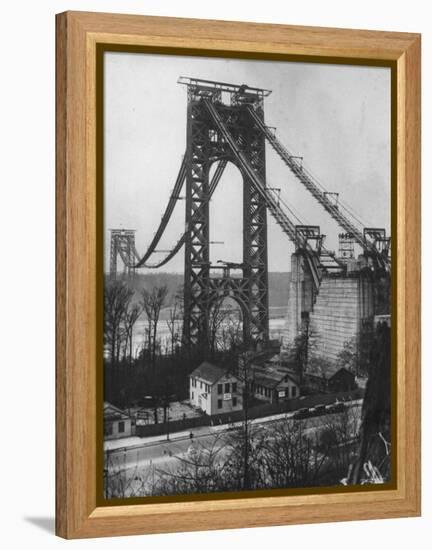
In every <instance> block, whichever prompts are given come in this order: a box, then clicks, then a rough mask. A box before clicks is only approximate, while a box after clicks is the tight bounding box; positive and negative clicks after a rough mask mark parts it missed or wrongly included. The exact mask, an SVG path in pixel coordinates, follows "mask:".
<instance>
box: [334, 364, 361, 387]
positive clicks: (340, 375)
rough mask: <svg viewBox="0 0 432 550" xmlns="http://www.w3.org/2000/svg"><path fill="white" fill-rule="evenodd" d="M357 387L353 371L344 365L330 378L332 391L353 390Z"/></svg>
mask: <svg viewBox="0 0 432 550" xmlns="http://www.w3.org/2000/svg"><path fill="white" fill-rule="evenodd" d="M356 388H357V382H356V379H355V376H354V374H353V373H352V372H350V371H349V370H347V369H346V368H344V367H342V368H341V369H339V370H338V371H337V372H335V373H334V374H333V375H332V376H330V377H329V379H328V389H329V391H330V392H340V391H352V390H355V389H356Z"/></svg>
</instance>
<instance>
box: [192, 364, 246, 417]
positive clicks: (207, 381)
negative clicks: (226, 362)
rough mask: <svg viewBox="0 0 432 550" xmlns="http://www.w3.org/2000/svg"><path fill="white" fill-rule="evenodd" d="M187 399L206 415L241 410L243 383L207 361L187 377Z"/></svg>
mask: <svg viewBox="0 0 432 550" xmlns="http://www.w3.org/2000/svg"><path fill="white" fill-rule="evenodd" d="M189 399H190V403H191V405H192V406H193V407H197V408H199V409H201V410H202V411H204V412H205V413H206V414H208V415H214V414H220V413H225V412H230V411H238V410H241V409H242V408H243V383H242V382H241V380H240V379H239V378H238V377H237V376H235V375H234V374H232V373H229V372H227V371H226V370H225V369H223V368H222V367H218V366H216V365H213V364H211V363H208V362H207V361H204V363H201V365H200V366H199V367H197V368H196V369H195V370H194V371H193V372H192V373H191V374H190V375H189Z"/></svg>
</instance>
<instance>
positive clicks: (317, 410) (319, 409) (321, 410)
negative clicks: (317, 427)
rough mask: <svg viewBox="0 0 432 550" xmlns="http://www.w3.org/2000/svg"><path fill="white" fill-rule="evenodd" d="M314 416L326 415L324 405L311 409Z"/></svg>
mask: <svg viewBox="0 0 432 550" xmlns="http://www.w3.org/2000/svg"><path fill="white" fill-rule="evenodd" d="M313 411H314V415H316V416H319V415H321V414H326V412H327V408H326V406H325V405H317V406H316V407H314V408H313Z"/></svg>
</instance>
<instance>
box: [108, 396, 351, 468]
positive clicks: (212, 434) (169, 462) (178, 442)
mask: <svg viewBox="0 0 432 550" xmlns="http://www.w3.org/2000/svg"><path fill="white" fill-rule="evenodd" d="M347 405H348V406H349V407H350V408H351V409H354V408H358V411H360V406H361V400H360V401H359V400H357V401H352V402H350V403H347ZM293 414H294V413H289V414H287V415H284V416H283V418H278V419H265V418H260V419H256V420H254V421H252V422H251V424H253V425H255V426H259V427H260V428H261V429H264V430H270V428H271V427H272V426H274V424H275V423H281V422H285V421H286V420H287V419H290V418H292V416H293ZM341 414H343V413H339V414H332V415H330V414H325V415H321V416H317V417H312V418H309V419H305V420H302V421H299V422H303V423H304V429H305V432H304V433H305V434H311V433H313V432H316V431H317V430H320V429H323V428H324V427H325V426H326V424H328V422H329V420H330V419H331V417H333V418H335V417H336V416H340V415H341ZM353 416H355V417H358V418H359V417H360V415H353ZM241 425H242V423H241V422H238V423H236V424H234V425H232V426H230V427H228V426H227V425H224V426H215V427H209V426H201V427H199V428H194V430H193V439H190V437H188V436H187V435H185V436H183V437H182V438H175V439H172V440H166V439H165V440H159V441H154V442H151V443H146V442H145V441H143V445H142V446H140V447H133V448H121V449H116V450H111V451H106V452H105V458H106V459H108V463H109V467H108V470H109V471H119V470H120V469H121V470H123V471H125V473H126V472H130V475H131V474H132V473H133V472H134V471H138V470H139V471H140V472H142V473H144V472H145V471H146V470H151V469H154V468H157V469H162V470H174V469H175V468H176V467H177V466H178V458H179V457H185V456H187V453H188V452H190V451H191V449H192V447H195V448H199V447H201V446H202V447H206V448H209V447H211V446H212V445H215V448H218V449H219V448H221V447H224V446H225V445H226V443H227V438H228V437H229V436H230V435H231V436H232V434H233V433H235V432H233V429H234V430H235V428H240V427H241ZM191 445H192V447H191Z"/></svg>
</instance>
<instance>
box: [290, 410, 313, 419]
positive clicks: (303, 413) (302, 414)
mask: <svg viewBox="0 0 432 550" xmlns="http://www.w3.org/2000/svg"><path fill="white" fill-rule="evenodd" d="M310 416H311V414H310V409H299V410H298V411H296V412H295V413H294V414H293V418H294V420H301V419H302V418H309V417H310Z"/></svg>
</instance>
